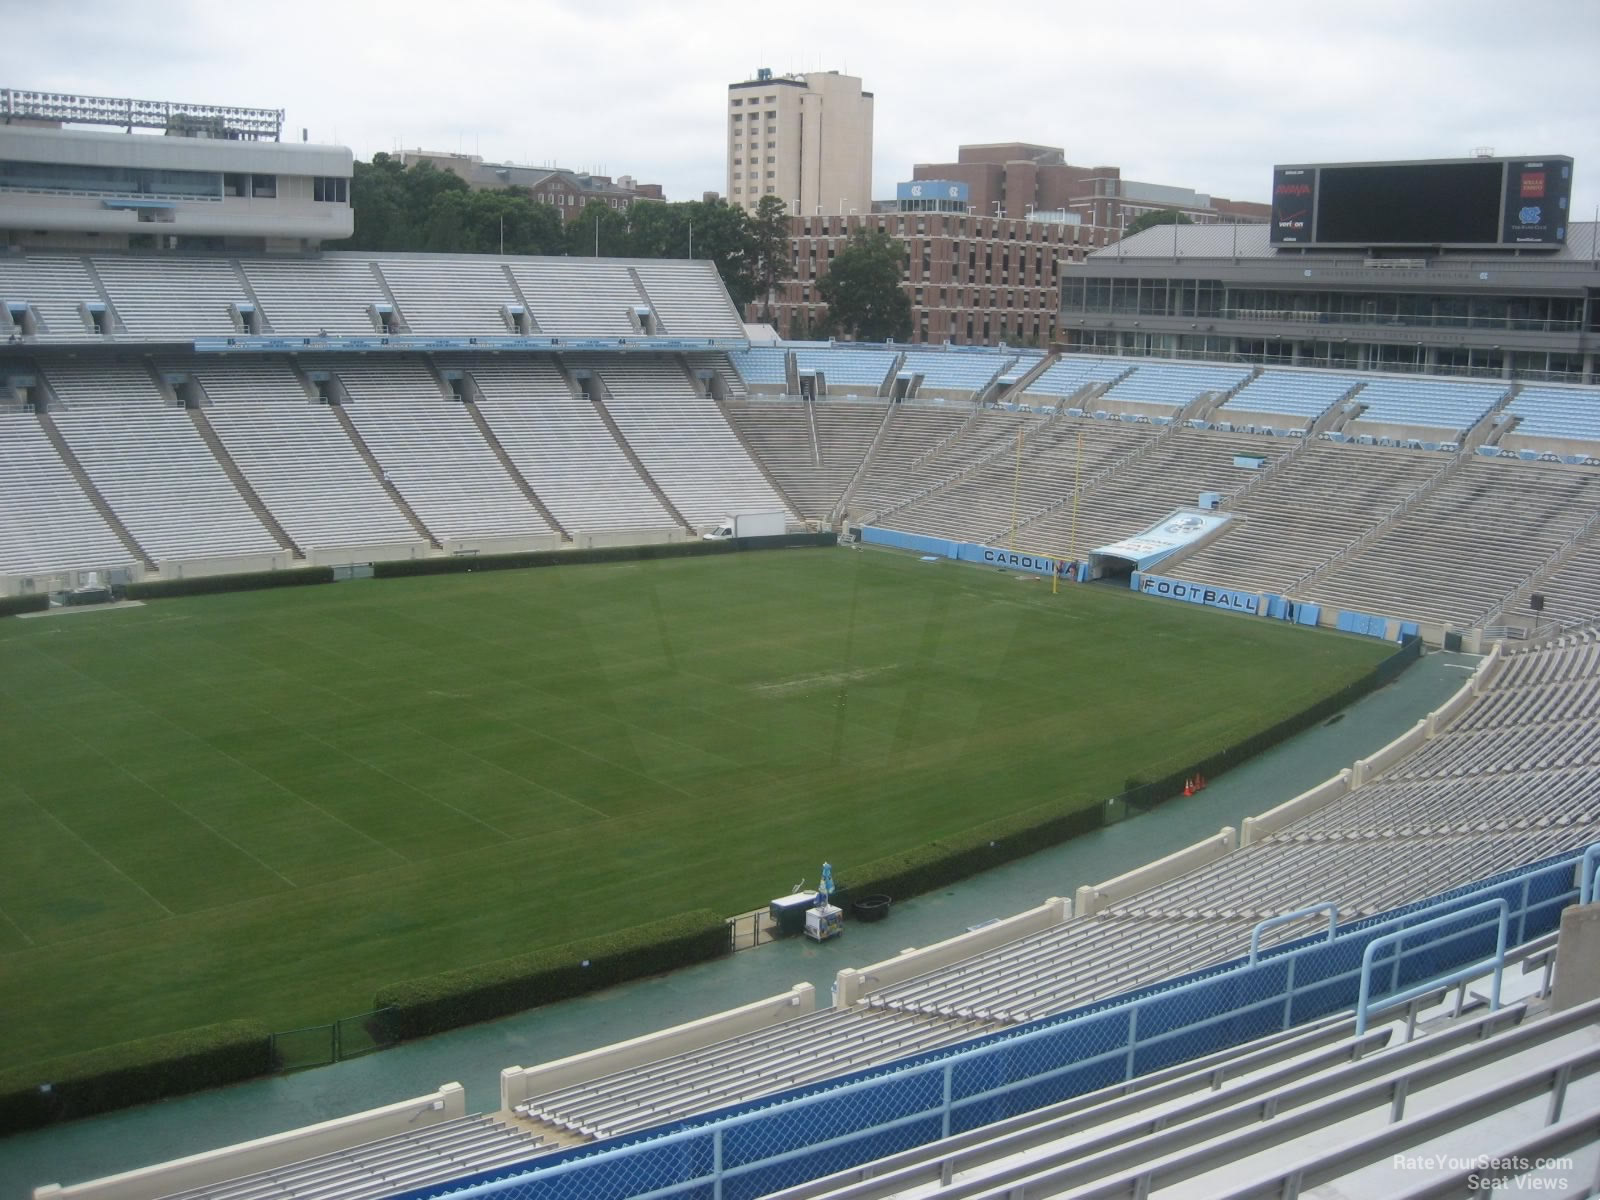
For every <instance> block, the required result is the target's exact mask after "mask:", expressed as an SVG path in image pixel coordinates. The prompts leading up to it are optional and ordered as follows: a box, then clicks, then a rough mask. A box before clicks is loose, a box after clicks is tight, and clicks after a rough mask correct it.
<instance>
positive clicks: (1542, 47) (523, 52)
mask: <svg viewBox="0 0 1600 1200" xmlns="http://www.w3.org/2000/svg"><path fill="white" fill-rule="evenodd" d="M1597 62H1600V0H1540V2H1538V3H1532V4H1530V3H1510V2H1508V0H1494V2H1492V3H1491V2H1488V0H1315V2H1311V3H1306V2H1305V0H1302V2H1301V3H1296V4H1290V3H1286V2H1284V0H1272V2H1270V3H1267V2H1261V3H1257V2H1253V0H1251V2H1246V0H1234V2H1227V0H1206V2H1198V3H1197V2H1195V0H1182V2H1173V0H1123V2H1121V3H1108V2H1106V0H1098V2H1088V3H1085V2H1081V0H1053V2H1052V0H1043V2H1037V0H1036V2H1035V3H1031V4H1020V5H1018V4H1007V5H1000V6H996V5H989V4H984V3H974V2H972V0H964V2H962V3H952V2H949V0H905V2H902V0H855V2H853V3H839V2H835V0H802V2H801V3H796V4H784V3H775V2H773V0H745V2H743V3H732V2H724V0H678V2H677V3H666V2H659V0H658V2H655V3H642V2H639V0H529V2H526V3H515V2H510V0H434V2H432V3H426V4H425V3H415V2H413V0H389V2H388V3H384V4H368V3H354V2H349V0H322V2H320V3H312V2H310V0H264V2H263V0H258V2H256V3H226V2H222V0H206V2H193V0H170V2H167V3H146V2H141V0H121V2H119V3H117V4H113V5H100V4H67V3H63V2H61V0H42V2H41V0H0V86H8V87H16V88H34V89H43V90H49V91H67V92H77V93H82V94H94V95H111V96H134V97H138V98H141V99H163V100H165V99H171V100H182V101H192V102H198V103H221V104H238V105H244V106H259V107H263V108H282V109H285V110H286V112H287V127H288V129H289V130H291V131H292V136H294V137H299V136H300V133H299V131H300V130H301V129H302V128H305V129H307V130H309V131H310V137H311V140H312V141H322V142H337V143H342V144H346V145H349V146H350V147H352V148H353V149H354V150H355V152H356V154H357V156H358V157H361V158H368V157H370V156H371V155H372V154H373V153H374V152H375V151H379V150H394V149H398V148H402V147H405V148H413V147H425V148H428V149H434V150H458V151H465V152H467V153H472V154H481V155H482V156H483V157H484V158H485V159H487V160H490V161H514V162H519V163H531V164H538V163H552V162H553V163H558V164H560V165H562V166H568V167H575V168H579V169H590V170H597V171H600V170H603V171H605V172H606V173H609V174H612V175H622V174H630V175H633V176H634V177H635V178H637V179H639V180H641V181H647V182H657V183H660V184H662V185H663V186H664V187H665V188H666V191H667V196H668V198H669V199H673V200H687V199H696V198H698V197H699V195H700V194H701V193H702V192H704V191H707V190H716V191H720V190H722V188H723V186H724V175H723V170H724V163H723V139H724V137H725V124H724V114H725V112H726V99H727V85H728V84H729V83H730V82H734V81H736V80H742V79H748V78H751V77H752V76H753V75H754V73H755V70H756V68H758V67H771V68H772V69H773V70H774V71H775V72H776V73H779V74H784V73H788V72H798V71H808V70H829V69H837V70H840V71H846V72H848V73H849V74H852V75H859V76H860V77H861V78H862V80H863V82H864V86H865V87H866V88H867V90H869V91H872V92H874V93H876V96H877V117H876V129H875V138H874V156H873V157H874V171H873V188H874V194H875V195H876V196H878V197H885V196H892V195H893V190H894V185H895V183H896V181H897V180H901V179H908V178H910V176H911V166H912V164H913V163H917V162H944V161H952V160H953V159H954V158H955V151H956V147H957V145H959V144H960V143H962V142H998V141H1032V142H1043V143H1046V144H1049V145H1056V146H1061V147H1064V148H1065V150H1066V152H1067V159H1068V161H1069V162H1073V163H1077V164H1081V165H1085V166H1090V165H1099V164H1111V165H1117V166H1120V167H1121V168H1122V170H1123V176H1124V178H1129V179H1137V180H1143V181H1146V182H1151V183H1165V184H1175V185H1179V186H1186V187H1192V188H1195V189H1196V190H1198V191H1202V192H1208V193H1210V194H1212V195H1216V196H1228V197H1231V198H1234V199H1242V200H1258V201H1265V200H1266V199H1267V195H1268V190H1269V184H1270V169H1271V166H1272V164H1273V163H1274V162H1293V161H1348V160H1362V159H1389V158H1414V157H1415V158H1443V157H1453V156H1460V155H1467V154H1471V153H1472V152H1473V150H1474V148H1476V147H1479V146H1492V147H1493V148H1494V150H1495V151H1496V153H1499V154H1504V155H1527V154H1570V155H1572V156H1573V157H1574V158H1575V159H1576V160H1577V165H1576V177H1575V188H1574V193H1573V208H1574V215H1575V216H1576V217H1577V218H1579V219H1585V218H1590V217H1592V216H1593V214H1594V211H1595V206H1596V205H1597V204H1600V92H1597V91H1596V87H1595V80H1596V76H1597V68H1596V63H1597Z"/></svg>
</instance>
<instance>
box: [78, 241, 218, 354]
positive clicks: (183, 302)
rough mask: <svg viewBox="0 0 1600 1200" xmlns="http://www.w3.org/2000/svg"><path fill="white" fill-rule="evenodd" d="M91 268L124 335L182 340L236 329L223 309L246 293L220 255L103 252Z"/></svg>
mask: <svg viewBox="0 0 1600 1200" xmlns="http://www.w3.org/2000/svg"><path fill="white" fill-rule="evenodd" d="M94 268H95V272H96V273H97V274H98V275H99V276H100V281H101V282H102V283H103V284H104V285H105V289H106V294H107V295H108V296H110V297H111V302H112V304H113V305H114V306H115V307H116V310H117V316H118V317H120V318H121V319H122V325H123V328H124V330H125V331H126V334H127V335H128V336H131V337H137V338H150V339H160V340H164V341H174V342H186V341H192V340H193V339H194V338H195V337H196V336H197V335H202V334H221V335H222V336H224V337H226V336H227V335H229V334H233V333H237V332H239V326H238V325H237V324H236V323H235V321H234V318H233V316H232V314H231V312H230V311H229V310H230V306H237V305H240V304H245V303H248V295H247V293H246V292H245V288H244V284H243V283H242V282H241V280H240V279H239V276H238V275H237V274H235V273H234V269H233V264H232V263H230V262H228V261H227V260H226V259H218V258H178V259H165V258H110V257H107V258H97V259H95V260H94Z"/></svg>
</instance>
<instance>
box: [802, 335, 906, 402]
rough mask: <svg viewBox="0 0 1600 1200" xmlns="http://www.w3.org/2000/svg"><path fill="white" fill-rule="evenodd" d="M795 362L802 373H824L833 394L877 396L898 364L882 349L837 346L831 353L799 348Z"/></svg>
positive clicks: (893, 356) (892, 355) (890, 354)
mask: <svg viewBox="0 0 1600 1200" xmlns="http://www.w3.org/2000/svg"><path fill="white" fill-rule="evenodd" d="M794 360H795V366H796V368H797V369H798V370H800V371H801V372H802V373H803V372H806V371H820V372H822V374H823V376H824V377H825V378H826V379H827V381H828V390H829V391H831V392H849V391H855V392H864V393H865V394H866V395H868V396H876V395H877V394H878V389H879V388H881V387H882V386H883V384H884V382H885V380H887V379H888V377H889V370H890V368H892V367H893V366H894V364H895V355H894V354H892V353H890V352H889V351H888V350H885V349H883V348H881V347H880V348H878V349H865V348H857V347H846V346H838V347H835V348H833V349H831V350H820V349H812V348H803V349H797V350H796V351H795V352H794Z"/></svg>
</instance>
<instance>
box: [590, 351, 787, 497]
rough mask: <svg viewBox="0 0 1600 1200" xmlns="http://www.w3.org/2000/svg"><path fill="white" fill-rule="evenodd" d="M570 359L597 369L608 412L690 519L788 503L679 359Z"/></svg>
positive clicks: (646, 466)
mask: <svg viewBox="0 0 1600 1200" xmlns="http://www.w3.org/2000/svg"><path fill="white" fill-rule="evenodd" d="M573 365H574V366H579V367H587V368H588V369H590V370H593V371H595V372H596V373H597V374H598V375H599V377H600V379H601V382H602V383H604V385H605V389H606V392H607V394H608V395H609V397H610V398H609V399H608V400H607V401H606V409H607V411H608V412H609V413H610V414H611V419H612V420H614V421H615V422H616V423H617V428H618V429H619V430H620V431H621V432H622V436H623V437H624V438H626V439H627V441H628V445H629V446H630V447H631V448H632V449H633V452H634V453H635V454H636V455H638V457H639V461H640V462H641V463H643V464H644V468H645V470H646V471H648V472H649V473H650V475H651V476H652V477H653V478H654V479H655V481H656V483H657V484H659V485H660V487H661V489H662V490H663V491H664V492H666V494H667V495H668V496H669V497H670V498H671V500H672V503H673V506H674V507H675V508H677V510H678V511H679V512H680V513H682V514H683V516H684V519H685V520H687V521H689V522H690V524H692V525H695V526H707V525H711V524H715V523H716V522H718V521H720V520H722V519H723V518H724V517H727V516H728V515H730V514H732V513H746V512H777V511H785V512H786V511H787V510H788V505H787V504H785V503H784V501H783V500H782V498H781V497H779V496H778V494H777V493H776V492H774V491H773V490H772V485H771V484H769V483H768V482H767V480H766V477H765V476H763V475H762V474H761V471H760V469H759V468H758V467H757V466H756V464H755V463H754V462H753V461H752V460H751V458H750V455H749V454H748V453H747V452H746V451H745V448H744V447H743V446H742V445H741V444H740V443H739V440H738V438H737V437H735V436H734V433H733V430H732V429H730V428H729V426H728V422H727V420H726V419H725V418H724V417H723V415H722V412H721V410H720V409H719V408H718V407H717V405H716V403H715V402H714V401H712V400H710V399H709V398H707V397H704V396H701V395H700V394H699V393H698V392H697V391H696V390H695V386H694V385H693V384H692V383H691V382H690V381H689V378H688V377H687V376H686V375H685V374H684V373H683V371H682V369H681V368H680V367H679V365H678V363H677V362H676V361H674V360H673V359H671V358H668V357H658V356H655V355H651V356H646V357H640V356H634V355H629V356H624V357H621V358H616V359H588V360H574V361H573Z"/></svg>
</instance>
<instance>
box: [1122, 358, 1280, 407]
mask: <svg viewBox="0 0 1600 1200" xmlns="http://www.w3.org/2000/svg"><path fill="white" fill-rule="evenodd" d="M1248 378H1250V372H1249V370H1248V369H1246V368H1239V367H1234V368H1228V367H1195V366H1182V367H1180V366H1169V365H1165V364H1161V363H1141V364H1140V365H1139V367H1138V369H1136V370H1135V371H1134V372H1133V374H1132V375H1129V376H1128V377H1127V378H1126V379H1122V380H1119V381H1117V382H1116V383H1115V384H1113V385H1112V386H1111V388H1110V390H1109V391H1107V392H1106V396H1105V398H1106V399H1107V400H1115V401H1118V402H1127V401H1133V402H1135V403H1138V404H1149V405H1156V406H1162V407H1169V408H1172V409H1174V410H1176V409H1180V408H1182V407H1183V406H1184V405H1186V404H1188V403H1189V402H1190V401H1192V400H1194V399H1196V398H1198V397H1199V396H1201V395H1202V394H1204V393H1206V392H1226V391H1230V390H1231V389H1233V388H1236V387H1238V386H1239V385H1240V384H1242V383H1243V382H1244V381H1245V380H1246V379H1248Z"/></svg>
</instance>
